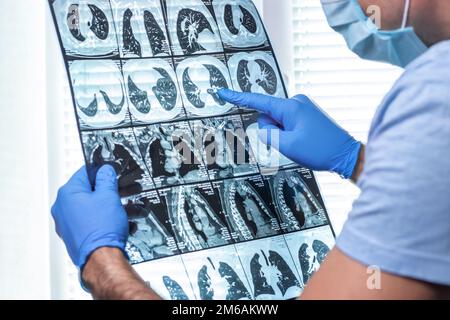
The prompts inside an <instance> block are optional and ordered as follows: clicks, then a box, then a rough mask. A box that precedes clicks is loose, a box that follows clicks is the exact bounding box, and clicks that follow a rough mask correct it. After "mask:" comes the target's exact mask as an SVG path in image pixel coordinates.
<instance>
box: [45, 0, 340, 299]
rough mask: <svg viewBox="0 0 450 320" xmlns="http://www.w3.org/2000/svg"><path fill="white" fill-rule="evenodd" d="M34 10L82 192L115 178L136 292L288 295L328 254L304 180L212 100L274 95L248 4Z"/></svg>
mask: <svg viewBox="0 0 450 320" xmlns="http://www.w3.org/2000/svg"><path fill="white" fill-rule="evenodd" d="M48 2H49V5H50V8H51V12H52V18H53V22H54V25H55V28H56V31H57V34H58V39H59V43H60V46H61V52H62V55H63V57H64V62H65V67H66V71H67V74H68V80H69V84H70V88H71V93H72V97H71V98H72V102H73V108H74V115H75V120H76V121H77V125H78V129H79V133H80V141H81V143H82V148H83V152H84V157H85V162H86V168H87V173H88V176H89V179H90V182H91V184H92V185H94V184H95V178H96V173H97V171H98V169H99V168H100V167H101V166H103V165H111V166H112V167H113V168H114V170H115V171H116V174H117V177H118V185H119V194H120V197H121V202H122V205H123V207H124V210H125V212H126V214H127V217H128V222H129V238H128V241H127V244H126V248H125V249H126V252H127V254H128V257H129V260H130V263H131V264H132V265H133V267H134V268H135V270H136V271H137V272H138V273H139V274H140V275H141V276H142V278H143V279H144V280H145V281H146V283H147V284H148V285H149V286H150V287H151V288H152V289H153V290H154V291H155V292H156V293H157V294H159V295H160V296H161V297H162V298H164V299H172V300H195V299H204V300H217V299H225V300H250V299H274V300H279V299H291V298H295V297H296V296H298V295H299V294H300V293H301V292H302V290H303V288H304V285H305V284H306V283H307V282H308V280H309V278H310V277H311V276H312V274H313V273H314V272H315V271H317V269H318V267H319V265H320V264H321V262H322V261H323V259H324V257H325V256H326V254H327V253H328V251H329V250H330V249H331V248H332V246H333V245H334V233H333V229H332V227H331V225H330V222H329V218H328V214H327V211H326V209H325V205H324V201H323V199H322V197H321V194H320V191H319V188H318V185H317V183H316V180H315V177H314V174H313V173H312V172H311V171H309V170H307V169H304V168H301V166H299V165H297V164H295V163H293V162H292V161H291V160H289V159H287V158H286V157H284V156H283V155H281V154H280V153H279V152H278V151H277V148H276V146H273V147H270V146H267V145H265V144H263V143H262V142H261V140H260V139H259V137H260V134H261V132H260V130H259V126H258V114H257V113H255V112H254V111H252V110H248V109H246V108H245V107H242V106H236V105H233V104H230V103H227V102H226V101H223V100H222V99H221V98H220V97H219V95H218V94H217V91H218V90H220V89H222V88H228V89H232V90H235V91H239V92H253V93H261V94H265V95H270V96H273V97H282V98H285V97H287V92H286V87H285V85H284V82H283V78H282V73H281V71H280V69H279V65H278V63H277V60H276V57H275V53H274V51H273V49H272V46H271V43H270V39H269V38H268V35H267V32H266V30H265V27H264V24H263V21H262V20H261V17H260V15H259V13H258V10H257V9H256V7H255V5H254V4H253V2H252V1H251V0H48ZM274 139H275V140H276V137H272V140H274Z"/></svg>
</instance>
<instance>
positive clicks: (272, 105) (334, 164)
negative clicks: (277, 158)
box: [218, 89, 361, 179]
mask: <svg viewBox="0 0 450 320" xmlns="http://www.w3.org/2000/svg"><path fill="white" fill-rule="evenodd" d="M218 94H219V96H220V97H221V98H222V99H223V100H225V101H228V102H230V103H232V104H235V105H239V106H243V107H247V108H250V109H254V110H256V111H259V112H260V113H261V115H260V117H259V120H258V123H259V128H260V139H261V140H263V142H264V143H266V144H268V145H272V146H273V147H275V148H277V149H279V151H280V152H281V153H282V154H284V155H285V156H286V157H288V158H289V159H291V160H292V161H295V162H297V163H298V164H300V165H302V166H304V167H306V168H308V169H312V170H316V171H332V172H336V173H338V174H340V175H341V176H342V177H344V178H346V179H348V178H350V177H351V176H352V175H353V171H354V169H355V166H356V163H357V161H358V157H359V151H360V149H361V143H359V142H358V141H356V140H355V139H354V138H353V137H352V136H350V134H349V133H348V132H347V131H345V130H344V129H342V128H341V127H339V125H337V124H336V122H334V121H333V120H332V119H331V118H330V117H329V116H328V115H327V114H326V113H325V112H324V111H323V110H321V109H320V108H319V107H318V106H317V105H316V104H315V103H314V102H312V101H311V100H310V99H309V98H308V97H306V96H304V95H298V96H295V97H294V98H292V99H281V98H274V97H271V96H266V95H261V94H253V93H239V92H235V91H231V90H228V89H221V90H219V91H218ZM274 130H276V131H277V132H275V133H274V132H273V131H274ZM271 137H279V141H278V142H274V141H271Z"/></svg>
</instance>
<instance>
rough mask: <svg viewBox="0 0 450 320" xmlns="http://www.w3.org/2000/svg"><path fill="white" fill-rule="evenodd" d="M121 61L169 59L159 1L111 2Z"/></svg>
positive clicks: (168, 48)
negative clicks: (129, 59)
mask: <svg viewBox="0 0 450 320" xmlns="http://www.w3.org/2000/svg"><path fill="white" fill-rule="evenodd" d="M111 5H112V11H113V13H114V20H115V22H116V29H117V38H118V41H119V49H120V56H121V57H122V58H145V57H163V56H169V55H170V46H169V38H168V36H167V31H166V24H165V21H164V16H163V11H162V8H161V2H160V1H159V0H125V1H122V0H111Z"/></svg>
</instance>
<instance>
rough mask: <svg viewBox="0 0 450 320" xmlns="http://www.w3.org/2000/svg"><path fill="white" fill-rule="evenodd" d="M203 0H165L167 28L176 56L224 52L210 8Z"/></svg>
mask: <svg viewBox="0 0 450 320" xmlns="http://www.w3.org/2000/svg"><path fill="white" fill-rule="evenodd" d="M205 2H206V1H202V0H185V1H179V0H166V5H167V15H168V28H169V33H170V36H171V39H172V47H173V53H174V54H175V55H192V54H203V53H212V52H223V46H222V41H221V39H220V34H219V29H218V27H217V24H216V21H215V20H214V17H213V15H212V13H211V11H210V7H207V6H206V4H205Z"/></svg>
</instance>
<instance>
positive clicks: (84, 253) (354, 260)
mask: <svg viewBox="0 0 450 320" xmlns="http://www.w3.org/2000/svg"><path fill="white" fill-rule="evenodd" d="M321 2H322V5H323V9H324V11H325V13H326V16H327V18H328V22H329V24H330V25H331V27H332V28H333V29H334V30H336V31H337V32H339V33H340V34H342V35H343V37H344V38H345V40H346V42H347V44H348V46H349V48H350V49H351V50H353V51H354V52H355V53H357V54H358V55H359V56H360V57H361V58H363V59H370V60H376V61H383V62H388V63H392V64H394V65H398V66H401V67H405V72H404V74H403V76H402V77H401V78H400V79H399V80H398V81H397V83H396V84H395V85H394V87H393V88H392V89H391V91H390V92H389V93H388V94H387V95H386V97H385V99H384V101H383V102H382V104H381V106H380V107H379V109H378V112H377V114H376V115H375V118H374V120H373V124H372V127H371V130H370V135H369V141H368V144H367V146H363V145H362V144H361V143H360V142H358V141H356V140H355V139H354V138H353V137H351V136H350V135H349V134H348V133H347V132H346V131H345V130H344V129H342V128H341V127H339V126H338V125H337V124H336V123H335V122H334V121H333V120H331V119H330V118H329V117H328V116H327V115H326V114H325V113H324V112H323V111H322V110H321V109H320V108H319V107H318V106H317V105H316V104H314V103H313V102H312V100H310V99H309V98H308V97H306V96H303V95H299V96H296V97H294V98H292V99H278V98H272V97H268V96H262V95H256V94H248V93H237V92H233V91H229V90H222V91H220V95H221V97H222V98H223V99H225V100H227V101H229V102H232V103H235V104H238V105H242V106H247V107H250V108H253V109H255V110H257V111H259V112H260V114H261V116H260V119H259V125H260V127H261V129H267V130H270V131H274V130H276V131H277V132H278V135H279V137H280V139H279V140H280V141H279V143H277V144H275V143H274V141H266V142H268V143H272V144H274V145H277V147H278V148H279V149H280V151H281V152H282V153H284V154H285V155H286V156H288V157H289V158H291V159H292V160H295V161H296V162H298V163H299V164H301V165H303V166H305V167H308V168H311V169H313V170H323V171H332V172H335V173H337V174H339V175H340V176H342V177H343V178H344V179H352V180H353V181H355V182H356V183H357V184H358V186H359V188H360V189H361V195H360V197H359V199H358V200H357V201H356V202H355V203H354V206H353V210H352V212H351V214H350V216H349V219H348V221H347V223H346V225H345V227H344V229H343V231H342V233H341V235H340V237H339V238H338V240H337V245H336V247H335V248H334V249H333V250H332V251H331V252H330V254H329V255H328V257H327V259H326V260H325V262H324V264H323V265H322V267H321V269H320V270H319V271H318V272H317V273H316V274H315V276H314V277H313V278H312V280H311V281H310V282H309V284H308V286H307V287H306V289H305V291H304V293H303V294H302V296H301V298H303V299H329V298H331V299H403V298H405V299H431V298H450V41H449V39H450V1H447V0H433V1H430V0H411V1H409V0H359V1H358V0H321ZM370 5H377V6H379V8H380V9H381V15H382V16H381V29H380V28H377V27H376V26H375V25H374V23H372V21H371V20H370V19H369V18H367V16H366V15H365V12H367V9H368V7H369V6H370ZM269 136H270V135H269ZM262 138H264V137H262ZM96 183H97V185H96V190H95V191H94V192H91V190H90V187H89V182H88V179H87V176H86V170H84V169H81V170H80V171H79V172H78V173H76V174H75V176H74V177H73V178H72V179H71V180H70V181H69V182H68V184H67V185H65V186H64V187H63V188H61V190H60V192H59V195H58V199H57V201H56V203H55V205H54V207H53V209H52V213H53V216H54V219H55V221H56V226H57V231H58V233H59V235H60V236H61V237H62V239H63V240H64V242H65V244H66V247H67V249H68V251H69V254H70V256H71V257H72V259H73V262H74V263H75V264H76V265H77V266H78V267H79V268H80V269H81V271H82V273H81V274H82V279H83V280H84V283H85V285H86V286H87V287H88V288H89V289H90V290H91V292H92V293H93V296H94V297H95V298H113V299H158V296H157V295H156V294H155V293H154V292H153V291H152V290H151V289H149V288H147V287H146V285H145V284H144V282H143V281H142V279H140V278H139V276H138V275H137V274H136V273H134V272H133V270H132V268H131V267H130V265H129V264H128V261H127V260H126V258H125V256H124V254H123V251H124V247H125V242H126V239H127V236H128V223H127V218H126V214H125V212H124V209H123V208H122V206H121V203H120V199H119V196H118V193H117V179H116V175H115V172H114V170H113V169H112V168H111V167H109V166H104V167H103V168H101V170H100V171H99V172H98V175H97V182H96ZM376 270H379V274H377V273H376ZM374 271H375V273H373V272H374ZM377 276H379V279H378V280H381V281H372V280H374V279H375V278H373V277H377ZM371 277H372V278H371Z"/></svg>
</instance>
